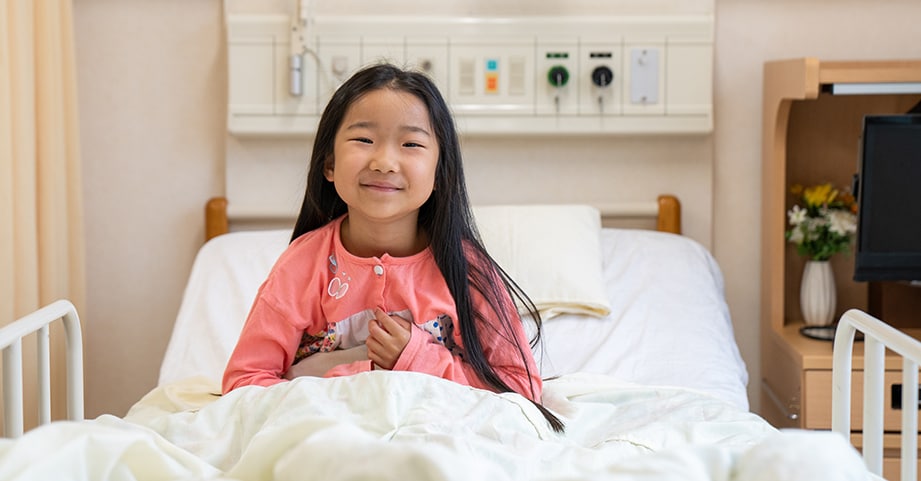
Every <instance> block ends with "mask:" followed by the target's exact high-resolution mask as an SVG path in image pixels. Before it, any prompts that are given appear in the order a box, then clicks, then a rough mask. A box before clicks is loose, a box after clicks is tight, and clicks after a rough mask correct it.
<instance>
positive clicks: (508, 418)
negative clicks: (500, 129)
mask: <svg viewBox="0 0 921 481" xmlns="http://www.w3.org/2000/svg"><path fill="white" fill-rule="evenodd" d="M640 210H641V211H643V212H646V211H648V208H646V207H644V208H642V209H640ZM654 210H655V212H654V214H655V215H656V216H657V217H658V219H657V226H658V229H659V230H658V231H653V230H642V229H622V228H620V229H618V228H608V227H601V217H602V212H604V213H612V212H613V213H616V214H618V215H628V216H629V215H631V212H633V209H632V208H631V209H621V208H617V207H610V206H609V207H606V208H605V209H598V208H595V207H591V206H585V205H530V206H520V205H519V206H482V207H476V208H475V212H474V214H475V217H476V220H477V224H478V228H479V230H480V233H481V235H482V236H483V238H484V242H485V243H486V246H487V248H488V249H489V250H490V252H491V253H492V254H493V256H494V257H495V258H496V259H497V260H498V262H499V263H500V265H502V266H503V267H504V268H505V269H506V270H508V271H509V272H510V273H511V275H512V276H513V278H515V279H516V280H517V281H518V282H519V283H520V284H521V285H522V287H523V288H524V289H525V290H526V291H527V292H529V294H530V296H531V297H532V299H533V300H534V301H535V304H537V306H538V308H539V309H540V310H541V313H542V315H543V316H544V331H543V337H542V342H541V343H540V344H539V345H538V346H537V347H536V348H535V353H534V354H535V358H536V360H537V362H538V365H539V366H540V368H541V370H542V377H544V378H545V382H544V396H543V403H544V405H545V406H546V407H548V408H549V409H550V410H552V411H553V412H555V413H556V414H557V415H558V416H559V417H560V418H561V419H562V420H563V421H564V422H565V423H566V432H565V433H563V434H559V433H555V432H553V431H552V430H551V429H550V428H549V426H548V425H547V424H546V422H545V420H544V418H543V417H542V416H541V414H540V412H538V411H537V409H536V408H535V407H534V406H533V405H531V404H529V403H528V402H525V400H524V398H522V397H521V396H519V395H517V394H509V393H505V394H495V393H492V392H487V391H484V390H480V389H475V388H471V387H467V386H462V385H459V384H456V383H453V382H450V381H445V380H442V379H439V378H435V377H432V376H428V375H424V374H418V373H406V372H381V371H373V372H369V373H363V374H359V375H355V376H350V377H343V378H334V379H320V378H300V379H297V380H295V381H292V382H290V383H282V384H279V385H276V386H273V387H270V388H261V387H245V388H240V389H237V390H235V391H233V392H231V393H229V394H227V395H224V396H221V395H220V377H221V374H222V371H223V368H224V364H225V363H226V361H227V358H228V356H229V354H230V352H231V350H232V349H233V347H234V345H235V342H236V337H237V335H238V334H239V331H240V329H241V327H242V323H243V321H244V319H245V316H246V314H247V311H248V309H249V305H250V303H251V302H252V299H253V298H254V296H255V292H256V289H258V287H259V285H260V283H261V282H262V280H263V279H264V278H265V276H266V274H267V273H268V271H269V269H270V268H271V266H272V263H273V262H274V261H275V259H276V258H277V257H278V255H279V254H280V253H281V252H282V250H283V249H284V248H285V246H286V245H287V243H288V240H289V237H290V231H288V230H285V229H278V230H258V231H235V232H231V233H224V231H226V230H227V225H228V221H227V219H226V218H224V217H223V215H224V213H225V212H226V201H223V200H217V201H216V202H212V203H210V204H209V208H208V212H209V214H208V216H207V219H208V220H207V224H208V226H209V228H208V232H209V234H208V235H209V237H211V238H210V240H208V241H207V242H206V243H205V244H204V245H203V246H202V248H201V250H200V251H199V253H198V255H197V257H196V259H195V262H194V265H193V268H192V272H191V274H190V277H189V279H188V283H187V285H186V289H185V292H184V296H183V301H182V305H181V307H180V310H179V313H178V315H177V318H176V320H175V326H174V330H173V333H172V337H171V339H170V342H169V346H168V348H167V352H166V354H165V357H164V359H163V361H162V365H161V371H160V378H159V384H158V386H157V387H155V388H154V389H153V390H151V391H150V392H149V393H148V394H147V395H146V396H144V398H142V399H141V400H139V401H138V402H137V403H136V404H135V405H134V406H133V407H132V408H131V409H130V410H129V412H128V414H127V415H126V416H125V417H124V418H118V417H115V416H110V415H103V416H100V417H98V418H96V419H93V420H81V419H82V372H81V368H80V366H81V364H80V360H81V355H82V354H81V352H80V343H81V341H80V338H79V336H78V335H77V333H79V319H78V317H77V314H76V311H75V310H74V309H73V306H72V305H71V304H70V303H68V302H66V301H61V302H59V303H55V304H53V305H52V306H51V308H49V309H43V310H40V311H38V312H36V313H34V314H33V315H30V316H27V317H26V318H23V319H21V320H20V321H17V322H15V323H13V324H11V325H9V326H5V327H4V328H3V329H2V330H0V347H3V348H4V359H3V366H4V373H3V374H4V386H3V392H4V405H5V406H6V409H5V410H4V421H5V428H6V431H5V435H6V436H7V438H6V439H0V480H7V479H56V477H60V475H61V473H67V476H68V478H69V479H87V480H88V479H142V478H149V479H241V480H242V479H267V478H272V479H281V480H284V479H305V478H307V479H314V478H316V479H327V480H328V479H333V480H338V479H384V480H387V479H393V480H404V479H438V480H453V479H458V480H460V479H465V480H469V479H498V480H504V479H528V480H531V479H533V480H558V479H592V480H604V479H644V480H645V479H650V480H651V479H701V480H704V479H707V480H710V479H721V480H722V479H726V480H729V479H737V480H775V479H776V480H785V481H789V480H796V479H803V480H815V479H824V480H838V479H841V480H843V479H874V478H876V476H875V475H872V474H870V471H868V470H867V468H866V466H865V464H864V461H863V460H862V459H861V457H860V455H859V454H858V453H857V452H856V450H854V449H853V448H852V447H851V446H850V444H849V443H848V441H847V438H846V437H845V436H842V435H840V434H838V433H834V432H819V431H798V430H790V431H778V430H776V429H775V428H773V427H771V426H770V425H769V424H768V423H767V422H765V421H764V420H763V419H762V418H760V417H759V416H757V415H755V414H753V413H751V412H749V411H748V401H747V395H746V384H747V381H748V378H747V373H746V369H745V365H744V363H743V362H742V359H741V357H740V355H739V351H738V348H737V346H736V343H735V340H734V334H733V331H732V323H731V321H730V316H729V310H728V306H727V305H726V302H725V297H724V292H723V289H724V285H723V278H722V274H721V272H720V269H719V266H718V265H717V263H716V261H715V260H714V258H713V257H712V256H711V254H710V253H709V252H708V251H707V249H706V248H704V247H703V246H702V245H700V244H699V243H697V242H695V241H693V240H692V239H689V238H686V237H683V236H681V235H678V234H677V233H676V232H675V231H678V230H680V207H679V204H678V202H677V200H676V199H674V198H673V197H670V196H664V197H661V198H660V199H659V200H658V203H657V206H656V207H655V209H654ZM215 226H216V227H215ZM665 231H671V232H665ZM851 317H855V316H854V315H853V314H850V313H849V314H848V316H846V319H850V318H851ZM856 317H859V322H856V323H850V321H846V322H845V321H843V325H844V326H846V328H845V329H843V330H842V331H843V332H844V336H842V339H844V340H842V341H841V342H846V341H847V340H848V336H850V339H852V338H853V329H859V330H861V331H863V332H865V333H867V338H868V339H876V337H875V333H876V329H879V326H880V325H881V323H879V322H878V321H876V320H873V319H871V318H868V317H866V316H856ZM58 318H63V319H64V322H65V324H67V325H68V326H69V327H68V328H67V332H68V333H69V334H71V335H70V336H69V337H68V341H69V342H68V347H69V348H72V349H71V350H70V358H69V360H68V363H67V364H68V367H70V368H71V369H70V370H69V371H68V378H69V381H68V385H70V386H74V388H73V390H69V391H68V401H67V402H68V405H69V406H70V407H71V409H70V411H69V414H68V417H69V418H70V420H57V421H53V422H48V417H47V416H46V415H43V417H42V419H41V421H42V422H43V423H44V424H42V425H40V426H39V427H37V428H34V429H31V430H29V431H27V432H25V433H21V431H22V427H21V426H22V419H21V412H22V409H21V405H17V404H16V401H15V399H16V398H17V397H21V390H22V388H21V384H22V382H21V374H20V375H19V376H17V370H18V369H19V367H18V364H17V363H16V362H15V361H11V359H13V358H15V357H16V356H18V355H19V348H18V347H17V346H19V345H20V344H21V339H22V338H23V336H24V335H26V333H28V332H31V331H35V330H36V329H37V330H39V335H38V336H37V337H38V338H39V342H40V343H42V342H46V341H43V340H42V339H44V338H45V337H46V336H47V329H46V328H45V327H44V326H46V325H47V324H48V323H50V322H53V321H54V320H56V319H58ZM38 319H41V320H38ZM526 325H529V324H528V323H527V322H526ZM879 338H880V339H881V342H883V343H886V342H888V341H887V340H888V339H890V338H891V333H889V332H883V333H882V335H880V336H879ZM851 342H853V341H851ZM896 342H898V343H904V342H905V341H904V339H901V338H899V340H897V341H896ZM869 345H873V346H878V344H876V343H875V341H869V342H868V346H869ZM8 346H9V347H8ZM897 348H898V349H899V352H900V353H903V354H906V355H908V356H909V358H910V359H913V361H912V362H914V363H917V362H918V360H919V359H921V357H919V356H918V355H917V352H916V351H917V348H916V347H915V346H914V345H912V346H911V347H907V346H906V347H904V349H903V347H902V345H901V344H899V345H898V346H897ZM873 349H874V350H877V349H879V348H878V347H873ZM40 351H42V352H43V353H47V349H40ZM836 351H837V349H836ZM903 351H904V352H903ZM841 352H844V353H846V354H850V349H843V350H841ZM874 352H875V351H874ZM839 364H840V366H843V367H845V368H846V367H847V363H846V362H845V361H841V362H840V363H837V362H836V366H839ZM868 364H871V363H870V362H869V361H868ZM914 366H915V367H912V365H909V364H907V369H909V371H911V370H912V369H914V370H915V371H916V370H917V368H916V364H915V365H914ZM40 371H42V372H43V371H44V368H42V369H40ZM873 375H876V373H873ZM878 375H879V376H882V373H881V371H880V372H879V373H878ZM43 376H44V374H43ZM836 376H837V377H836V388H840V389H842V390H843V391H844V392H845V393H846V392H849V387H848V385H847V383H846V381H843V380H842V379H848V378H847V376H845V378H840V376H838V375H837V373H836ZM909 377H910V376H909ZM839 378H840V379H839ZM40 384H42V385H44V383H43V382H42V383H40ZM866 384H867V385H868V386H874V385H876V384H874V383H873V382H867V383H866ZM906 385H907V384H906ZM880 389H881V388H880ZM909 391H911V389H909ZM839 394H840V393H838V392H836V397H835V399H836V402H835V409H836V412H835V419H839V418H840V419H849V418H848V417H847V411H848V409H849V406H848V405H847V403H846V402H841V399H844V398H847V396H843V397H842V396H840V395H839ZM47 395H49V393H48V392H47V391H46V390H45V391H43V392H42V394H41V397H42V398H43V399H44V398H45V397H46V396H47ZM868 399H869V401H871V402H876V401H874V399H876V397H874V396H872V395H871V396H870V397H869V398H868ZM909 401H911V400H910V399H909ZM42 402H43V403H44V402H45V401H42ZM915 402H916V401H915ZM16 406H20V407H16ZM879 406H881V401H879ZM10 407H13V409H10ZM865 419H867V416H865ZM906 422H912V421H910V420H909V421H906ZM915 422H916V421H915ZM870 427H874V429H879V435H880V436H881V435H882V432H881V429H882V428H881V424H879V425H878V426H876V425H875V424H872V423H871V426H870ZM836 430H837V431H839V432H848V431H849V426H848V425H847V423H846V422H843V421H836ZM864 436H865V438H866V439H867V441H866V443H865V446H866V449H865V451H866V452H865V456H867V459H868V460H869V463H870V466H871V468H872V469H873V470H875V472H877V473H878V472H879V466H878V463H877V461H875V459H876V457H877V456H878V453H876V452H875V451H874V449H876V448H872V446H875V445H874V444H873V442H872V441H870V440H869V438H870V437H872V436H871V433H869V432H865V433H864ZM905 438H911V436H907V437H905ZM906 449H907V450H908V451H909V454H910V451H912V449H914V448H912V447H911V446H908V447H907V448H906ZM903 459H904V458H903ZM56 474H57V475H58V476H56ZM903 479H906V478H903Z"/></svg>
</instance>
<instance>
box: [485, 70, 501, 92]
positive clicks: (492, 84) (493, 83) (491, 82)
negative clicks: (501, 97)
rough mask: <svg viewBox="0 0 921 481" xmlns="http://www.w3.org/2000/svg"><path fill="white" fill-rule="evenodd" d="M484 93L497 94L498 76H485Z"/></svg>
mask: <svg viewBox="0 0 921 481" xmlns="http://www.w3.org/2000/svg"><path fill="white" fill-rule="evenodd" d="M486 93H488V94H497V93H499V74H495V73H488V74H486Z"/></svg>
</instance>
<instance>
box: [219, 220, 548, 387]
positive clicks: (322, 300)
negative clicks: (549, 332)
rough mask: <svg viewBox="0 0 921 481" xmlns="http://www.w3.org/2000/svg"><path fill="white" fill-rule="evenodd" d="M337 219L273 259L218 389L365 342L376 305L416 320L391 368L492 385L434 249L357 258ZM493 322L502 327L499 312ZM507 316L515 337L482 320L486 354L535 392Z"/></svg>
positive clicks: (276, 377)
mask: <svg viewBox="0 0 921 481" xmlns="http://www.w3.org/2000/svg"><path fill="white" fill-rule="evenodd" d="M343 219H344V217H340V218H339V219H336V220H335V221H333V222H330V223H329V224H327V225H326V226H324V227H321V228H319V229H316V230H314V231H311V232H308V233H306V234H304V235H302V236H300V237H298V238H297V239H296V240H295V241H294V242H292V243H291V245H289V246H288V248H287V249H286V250H285V252H284V253H282V255H281V257H280V258H279V259H278V261H277V262H276V263H275V266H274V267H273V268H272V271H271V273H269V276H268V278H267V279H266V281H265V282H264V283H263V284H262V286H261V287H260V288H259V292H258V294H257V295H256V300H255V301H254V303H253V307H252V309H251V310H250V313H249V317H248V318H247V320H246V323H245V325H244V326H243V331H242V332H241V334H240V339H239V340H238V342H237V346H236V348H235V349H234V351H233V354H231V356H230V360H229V361H228V363H227V368H226V370H225V371H224V381H223V390H224V392H225V393H226V392H228V391H231V390H233V389H235V388H237V387H240V386H246V385H250V384H255V385H260V386H269V385H272V384H275V383H278V382H281V381H284V379H283V377H282V376H283V375H284V373H285V372H286V371H287V370H288V369H289V368H290V367H291V365H292V364H294V363H295V362H296V361H297V360H300V359H301V358H303V357H305V356H308V355H310V354H312V353H314V352H327V351H332V350H334V349H337V348H341V349H348V348H351V347H355V346H358V345H361V344H364V342H365V339H367V337H368V321H369V320H370V319H373V318H374V316H373V309H374V308H375V307H378V306H379V307H381V308H382V309H383V310H384V311H385V312H388V313H390V314H391V315H394V314H395V315H399V316H400V317H403V318H404V319H407V320H409V321H411V322H412V323H413V329H412V333H411V337H410V341H409V343H408V344H407V345H406V347H405V348H404V349H403V352H402V354H401V355H400V357H399V359H398V360H397V362H396V365H394V367H393V370H394V371H415V372H422V373H427V374H431V375H433V376H438V377H441V378H444V379H450V380H452V381H455V382H458V383H461V384H466V385H469V386H474V387H478V388H486V389H488V387H487V386H486V385H485V384H484V383H483V381H482V380H481V379H479V378H478V377H477V375H476V373H475V372H474V371H473V369H472V368H471V367H470V365H469V364H467V363H466V362H465V361H464V360H463V353H464V349H463V344H462V341H461V336H460V330H459V329H455V328H454V324H455V323H456V320H457V312H456V307H455V304H454V299H453V297H452V296H451V294H450V291H449V290H448V286H447V284H446V283H445V280H444V278H443V277H442V275H441V271H440V270H439V269H438V266H437V265H436V264H435V258H434V257H433V256H432V252H431V250H430V249H429V248H427V249H425V250H424V251H422V252H420V253H418V254H415V255H412V256H409V257H390V256H389V255H387V254H385V255H384V256H382V257H381V258H377V257H368V258H364V257H356V256H354V255H352V254H350V253H349V252H348V251H346V250H345V248H344V247H343V246H342V243H341V241H340V237H339V227H340V226H341V224H342V220H343ZM471 296H472V299H473V304H474V308H475V309H477V310H479V311H480V312H483V313H489V314H492V313H493V310H492V309H491V308H490V307H489V306H488V305H487V304H486V302H485V300H484V299H483V298H482V297H481V296H480V295H479V294H477V293H476V292H475V291H473V290H472V289H471ZM505 302H507V303H508V304H507V305H508V306H510V308H511V311H512V312H515V309H514V306H513V305H512V301H511V298H509V297H508V296H506V297H505ZM493 317H495V316H493ZM490 321H491V322H494V325H495V326H496V329H498V330H499V332H504V330H503V329H502V328H501V327H500V323H499V321H498V320H497V319H490ZM515 321H519V318H518V317H517V315H516V316H515ZM512 324H513V326H512V327H513V329H512V331H513V332H512V333H511V336H510V337H511V338H512V339H513V341H514V342H515V343H516V344H517V346H516V345H513V344H512V343H510V342H509V341H507V340H505V339H503V338H502V337H501V336H499V335H497V334H496V333H495V330H494V329H489V328H485V327H480V328H479V329H478V331H479V333H480V335H481V343H482V344H483V351H484V354H485V356H486V359H487V361H488V362H489V364H490V365H491V366H492V368H493V369H494V370H495V371H496V373H497V374H498V375H499V377H501V378H502V380H503V381H505V383H506V384H507V385H508V386H510V387H511V388H512V389H514V390H515V391H516V392H518V393H521V394H522V395H524V396H526V397H528V398H529V399H532V400H535V401H539V400H540V394H541V388H542V386H541V380H540V376H539V374H538V371H537V367H536V365H535V363H534V359H533V357H532V355H531V349H530V346H529V344H528V340H527V337H526V335H525V333H524V329H523V327H522V326H521V323H520V322H513V323H512ZM522 352H523V353H524V360H522V356H521V353H522ZM371 369H372V366H371V361H370V360H364V361H358V362H355V363H352V364H347V365H340V366H337V367H335V368H333V369H331V370H330V371H329V372H327V373H326V376H327V377H329V376H342V375H349V374H354V373H358V372H363V371H369V370H371ZM529 373H530V374H529Z"/></svg>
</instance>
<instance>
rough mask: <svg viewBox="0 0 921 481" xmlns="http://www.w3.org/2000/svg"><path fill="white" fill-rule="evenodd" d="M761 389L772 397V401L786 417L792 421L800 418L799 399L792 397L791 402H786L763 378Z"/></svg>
mask: <svg viewBox="0 0 921 481" xmlns="http://www.w3.org/2000/svg"><path fill="white" fill-rule="evenodd" d="M761 390H762V391H764V392H765V393H767V395H768V397H769V398H771V402H772V403H774V405H775V406H777V408H778V409H780V411H781V412H782V413H783V416H784V417H785V418H787V419H789V420H790V421H797V420H799V399H797V398H795V397H794V398H792V399H790V402H789V403H784V402H783V401H781V400H780V398H779V397H777V394H776V393H775V392H774V390H773V389H771V387H770V386H769V385H768V383H767V382H766V381H764V380H763V379H762V380H761Z"/></svg>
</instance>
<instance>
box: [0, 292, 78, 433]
mask: <svg viewBox="0 0 921 481" xmlns="http://www.w3.org/2000/svg"><path fill="white" fill-rule="evenodd" d="M59 319H60V320H62V322H63V324H64V332H65V337H66V356H67V357H66V363H67V419H70V420H75V421H77V420H82V419H83V334H82V332H81V328H80V318H79V317H78V316H77V308H76V307H74V305H73V304H72V303H71V302H70V301H67V300H60V301H56V302H54V303H52V304H49V305H47V306H45V307H43V308H41V309H39V310H37V311H35V312H33V313H31V314H28V315H26V316H25V317H21V318H19V319H18V320H16V321H13V322H12V323H10V324H8V325H6V326H3V327H2V328H0V350H2V351H3V405H2V406H0V408H2V410H3V437H11V438H15V437H19V436H22V433H23V427H24V422H23V409H22V405H23V377H22V339H23V338H24V337H26V336H28V335H30V334H32V333H35V340H36V343H37V347H38V350H37V361H36V363H37V366H38V407H39V409H38V424H39V425H42V424H47V423H50V422H51V350H50V339H51V334H50V325H51V324H52V323H54V322H55V321H57V320H59Z"/></svg>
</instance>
